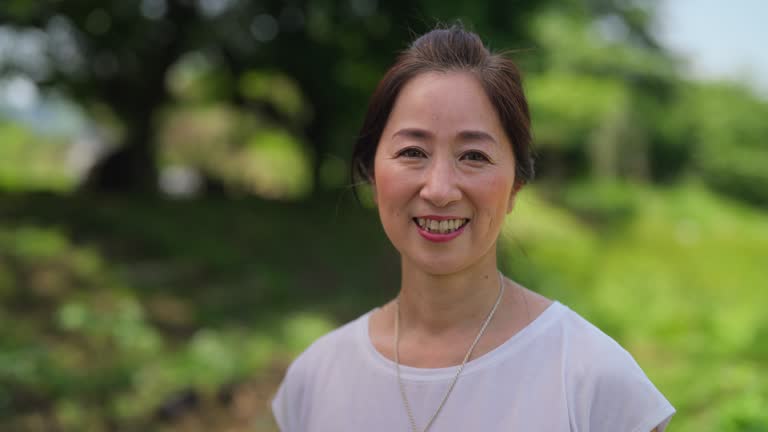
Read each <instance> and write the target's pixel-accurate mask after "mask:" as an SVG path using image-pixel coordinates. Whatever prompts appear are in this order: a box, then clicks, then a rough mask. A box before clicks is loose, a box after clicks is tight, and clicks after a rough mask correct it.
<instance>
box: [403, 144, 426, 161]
mask: <svg viewBox="0 0 768 432" xmlns="http://www.w3.org/2000/svg"><path fill="white" fill-rule="evenodd" d="M397 156H404V157H406V158H409V159H418V158H422V157H426V156H427V155H426V154H425V153H424V152H423V151H422V150H421V149H418V148H416V147H408V148H406V149H403V150H401V151H400V152H399V153H398V154H397Z"/></svg>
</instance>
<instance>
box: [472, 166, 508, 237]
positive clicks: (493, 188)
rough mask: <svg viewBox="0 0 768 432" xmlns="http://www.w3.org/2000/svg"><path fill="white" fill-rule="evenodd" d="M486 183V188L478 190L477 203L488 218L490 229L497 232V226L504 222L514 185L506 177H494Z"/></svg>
mask: <svg viewBox="0 0 768 432" xmlns="http://www.w3.org/2000/svg"><path fill="white" fill-rule="evenodd" d="M484 183H485V184H484V187H481V188H478V189H477V190H478V195H477V201H478V205H479V206H480V208H481V211H482V212H483V213H484V216H485V217H486V218H488V228H489V229H490V230H495V229H496V226H497V225H501V224H502V223H503V222H504V216H505V215H506V214H507V206H508V204H509V197H510V194H511V193H512V185H511V184H510V182H509V180H508V179H507V178H506V177H492V178H490V179H487V180H486V181H485V182H484Z"/></svg>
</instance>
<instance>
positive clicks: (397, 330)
mask: <svg viewBox="0 0 768 432" xmlns="http://www.w3.org/2000/svg"><path fill="white" fill-rule="evenodd" d="M503 294H504V279H503V278H502V275H501V272H499V295H498V296H497V297H496V303H494V305H493V308H491V311H490V312H489V313H488V317H487V318H486V319H485V322H484V323H483V326H482V327H481V328H480V331H479V332H478V333H477V336H476V337H475V340H474V342H472V345H470V347H469V350H467V354H466V355H465V356H464V361H462V362H461V366H459V368H458V369H457V370H456V375H455V376H454V377H453V380H452V381H451V384H450V386H448V391H446V392H445V396H443V400H442V401H440V405H438V407H437V410H436V411H435V413H434V414H432V418H430V419H429V422H428V423H427V425H426V426H425V427H424V431H423V432H427V431H428V430H429V428H430V427H431V426H432V423H433V422H434V421H435V418H437V415H438V414H439V413H440V410H442V409H443V405H445V401H447V400H448V396H450V394H451V391H453V387H454V386H455V385H456V381H458V379H459V375H461V371H463V370H464V366H466V364H467V361H469V358H470V356H472V351H474V349H475V345H477V343H478V342H479V341H480V338H481V337H482V336H483V333H485V329H486V328H487V327H488V324H490V322H491V319H493V315H494V314H495V313H496V309H497V308H498V307H499V303H501V297H502V295H503ZM526 309H527V308H526ZM399 346H400V296H398V297H397V298H396V299H395V368H396V369H397V383H398V385H399V386H400V395H401V396H402V398H403V405H405V410H406V411H407V412H408V420H410V422H411V430H412V432H418V430H419V429H418V428H417V427H416V420H414V417H413V410H411V405H410V403H408V396H407V395H406V394H405V386H404V385H403V379H402V378H401V377H400V350H399Z"/></svg>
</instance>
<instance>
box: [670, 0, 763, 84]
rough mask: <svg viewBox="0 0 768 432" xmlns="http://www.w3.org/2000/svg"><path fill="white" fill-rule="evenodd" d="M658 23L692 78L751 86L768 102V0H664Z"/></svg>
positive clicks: (671, 47)
mask: <svg viewBox="0 0 768 432" xmlns="http://www.w3.org/2000/svg"><path fill="white" fill-rule="evenodd" d="M657 18H658V30H659V32H658V33H657V35H658V36H659V38H660V40H661V42H662V44H663V45H664V46H666V47H668V48H670V49H671V50H672V51H674V52H677V53H680V54H682V55H683V56H684V57H686V58H687V59H688V62H689V64H688V69H687V72H688V73H689V74H690V76H692V77H696V78H705V79H711V78H715V79H717V78H729V79H734V80H738V81H743V82H747V83H748V84H750V85H751V86H752V87H753V88H755V89H756V90H757V91H759V92H760V93H761V94H762V95H763V96H765V97H768V0H661V2H660V4H659V8H658V15H657Z"/></svg>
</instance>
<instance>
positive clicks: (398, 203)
mask: <svg viewBox="0 0 768 432" xmlns="http://www.w3.org/2000/svg"><path fill="white" fill-rule="evenodd" d="M398 177H399V176H397V173H396V172H393V171H392V170H387V169H386V168H382V169H379V170H377V171H376V178H375V180H376V183H375V186H374V187H375V191H376V204H377V205H378V207H379V214H380V215H381V217H382V220H383V219H384V218H386V217H390V216H394V217H397V216H400V214H401V213H402V206H403V205H405V201H406V200H407V195H408V194H407V185H406V184H405V182H403V181H398V180H399V179H398Z"/></svg>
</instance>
